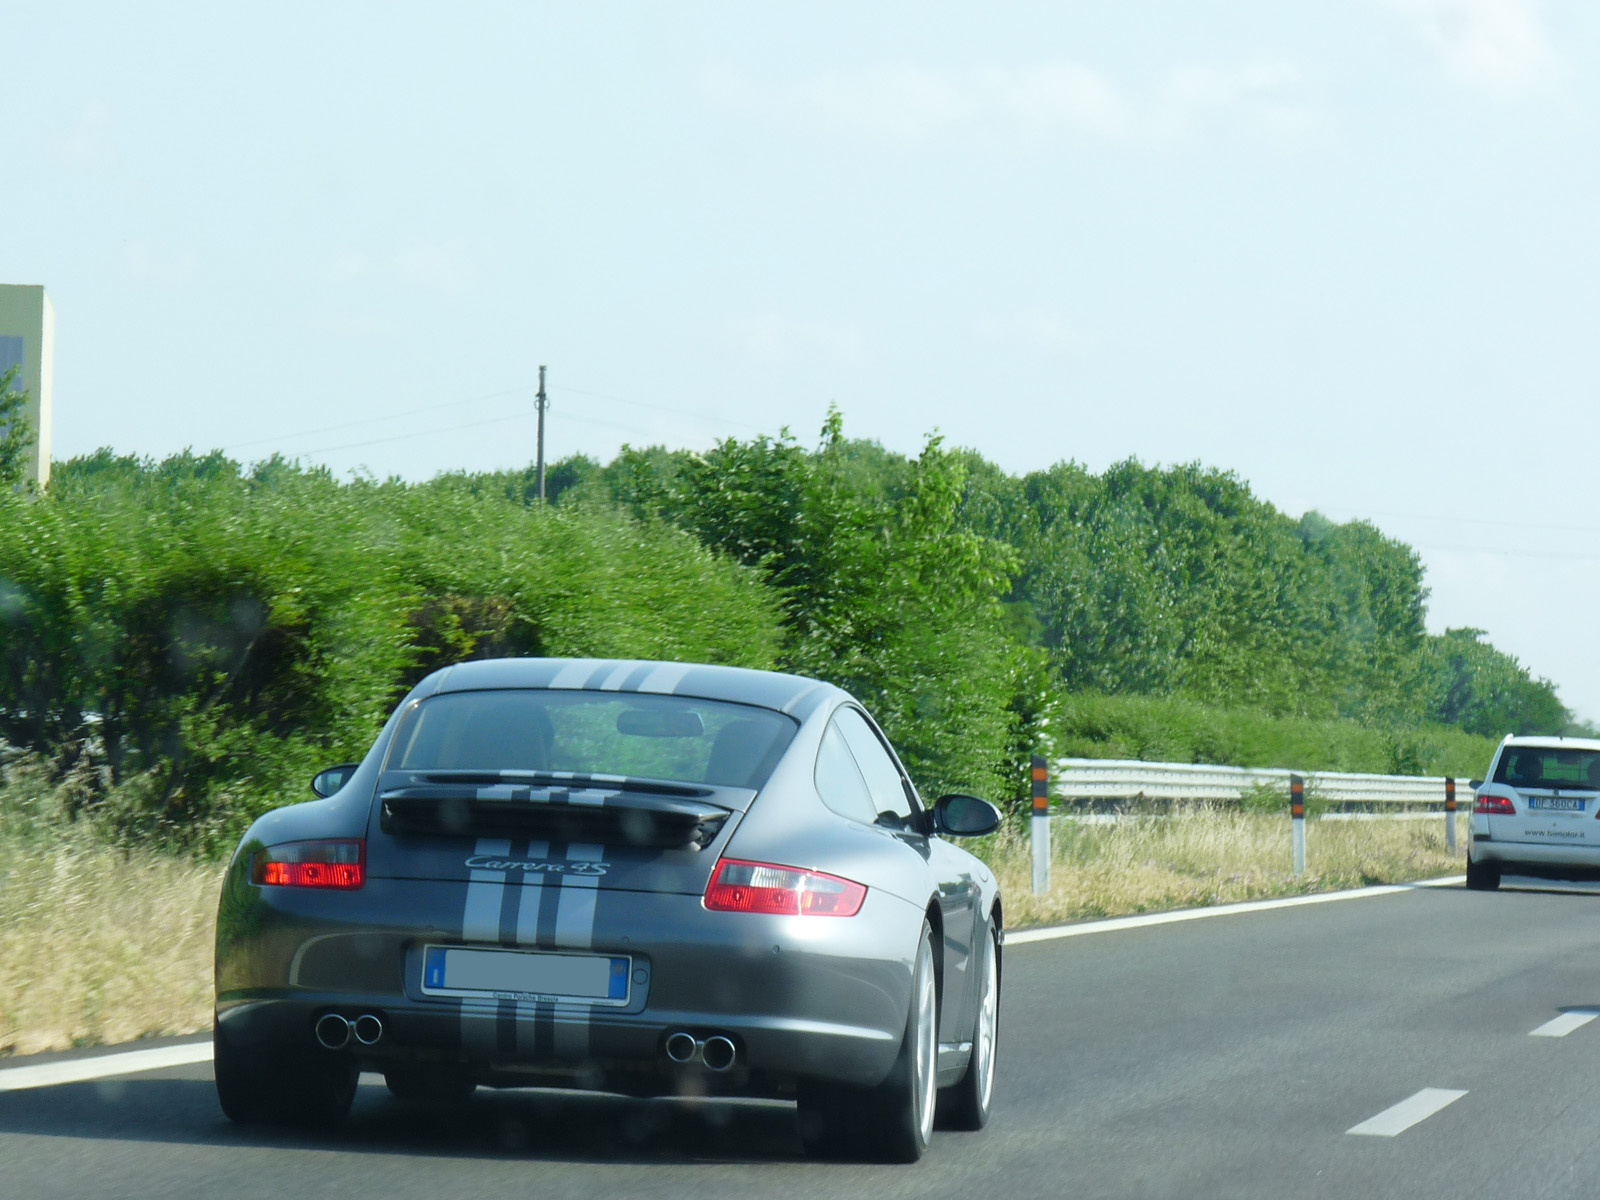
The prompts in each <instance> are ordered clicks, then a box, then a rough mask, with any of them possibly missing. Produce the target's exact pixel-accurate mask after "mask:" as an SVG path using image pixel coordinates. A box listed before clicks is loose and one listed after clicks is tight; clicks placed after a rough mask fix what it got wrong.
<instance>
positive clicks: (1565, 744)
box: [1503, 735, 1600, 750]
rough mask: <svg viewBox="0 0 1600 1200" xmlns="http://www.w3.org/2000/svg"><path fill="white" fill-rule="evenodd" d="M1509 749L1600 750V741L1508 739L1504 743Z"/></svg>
mask: <svg viewBox="0 0 1600 1200" xmlns="http://www.w3.org/2000/svg"><path fill="white" fill-rule="evenodd" d="M1503 744H1504V745H1506V746H1509V747H1513V748H1515V747H1518V746H1532V747H1536V748H1537V747H1543V748H1545V749H1549V750H1600V739H1596V738H1577V737H1534V736H1531V735H1530V736H1524V737H1508V738H1506V740H1505V742H1504V743H1503Z"/></svg>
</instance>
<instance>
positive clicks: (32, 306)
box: [0, 283, 56, 487]
mask: <svg viewBox="0 0 1600 1200" xmlns="http://www.w3.org/2000/svg"><path fill="white" fill-rule="evenodd" d="M18 338H20V339H21V342H22V355H21V357H22V380H21V382H22V386H23V388H24V389H26V390H27V393H28V406H27V414H28V422H29V424H31V425H32V426H33V433H34V463H33V477H34V479H35V480H37V481H38V484H39V486H40V487H44V486H45V484H47V483H49V482H50V418H51V410H50V398H51V394H52V392H53V391H54V388H55V360H56V313H55V308H54V306H52V305H51V303H50V297H49V296H47V295H45V290H44V288H43V287H40V286H36V285H29V284H10V283H0V347H7V346H14V345H15V342H14V341H13V340H12V339H18ZM8 357H9V356H8ZM4 365H6V364H5V362H4V361H3V360H0V366H4Z"/></svg>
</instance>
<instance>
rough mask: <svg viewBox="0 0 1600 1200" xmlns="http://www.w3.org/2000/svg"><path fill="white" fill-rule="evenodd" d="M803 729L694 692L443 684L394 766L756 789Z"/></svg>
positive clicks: (418, 714) (397, 749) (415, 715)
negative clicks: (453, 688)
mask: <svg viewBox="0 0 1600 1200" xmlns="http://www.w3.org/2000/svg"><path fill="white" fill-rule="evenodd" d="M798 728H799V726H798V725H797V724H796V723H795V721H794V720H793V718H791V717H786V716H784V715H783V714H782V713H778V712H773V711H772V710H771V709H766V708H755V707H752V706H750V705H747V704H724V703H720V702H718V701H715V700H699V699H695V698H694V697H690V696H658V695H651V694H647V693H632V692H583V691H551V690H539V689H533V688H525V689H505V690H498V691H482V692H445V693H443V694H442V695H438V696H433V697H430V698H429V699H427V700H424V701H422V703H420V704H418V705H416V706H415V707H414V708H412V709H411V711H410V712H408V713H406V714H405V716H404V717H403V718H401V722H400V727H399V728H398V729H397V730H395V736H394V742H393V744H392V746H391V747H390V750H389V761H388V768H389V769H390V770H402V771H443V770H456V771H559V772H563V773H567V772H570V773H574V774H579V775H623V776H628V777H630V778H636V779H662V780H671V781H673V782H678V783H707V784H713V785H716V786H722V787H746V788H759V787H760V786H761V785H762V784H764V783H765V782H766V781H767V776H769V775H770V774H772V769H773V767H775V766H776V765H777V763H778V759H780V758H781V757H783V752H784V751H785V750H786V749H788V747H789V743H790V742H791V741H792V740H794V735H795V731H796V730H797V729H798Z"/></svg>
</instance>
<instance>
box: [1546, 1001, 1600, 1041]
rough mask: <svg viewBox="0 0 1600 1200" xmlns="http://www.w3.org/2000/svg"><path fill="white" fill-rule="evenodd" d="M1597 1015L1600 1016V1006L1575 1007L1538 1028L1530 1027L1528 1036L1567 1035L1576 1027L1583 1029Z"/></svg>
mask: <svg viewBox="0 0 1600 1200" xmlns="http://www.w3.org/2000/svg"><path fill="white" fill-rule="evenodd" d="M1596 1017H1600V1008H1575V1009H1573V1010H1572V1011H1571V1012H1564V1013H1562V1014H1561V1015H1560V1016H1559V1017H1556V1018H1555V1019H1554V1020H1552V1021H1546V1022H1545V1023H1544V1024H1543V1025H1541V1026H1539V1028H1537V1029H1530V1030H1529V1031H1528V1036H1529V1037H1566V1036H1567V1034H1569V1033H1571V1032H1572V1031H1573V1030H1574V1029H1582V1028H1583V1027H1584V1026H1585V1025H1587V1024H1588V1023H1589V1022H1590V1021H1592V1020H1594V1019H1595V1018H1596Z"/></svg>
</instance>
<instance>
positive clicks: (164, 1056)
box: [0, 1042, 211, 1092]
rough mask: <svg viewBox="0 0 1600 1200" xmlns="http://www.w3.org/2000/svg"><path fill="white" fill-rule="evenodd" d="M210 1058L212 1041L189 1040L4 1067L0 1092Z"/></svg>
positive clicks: (106, 1076) (154, 1069) (75, 1081)
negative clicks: (111, 1052) (86, 1056)
mask: <svg viewBox="0 0 1600 1200" xmlns="http://www.w3.org/2000/svg"><path fill="white" fill-rule="evenodd" d="M210 1061H211V1043H210V1042H186V1043H184V1044H183V1045H181V1046H156V1047H153V1048H152V1049H149V1050H124V1051H122V1052H121V1053H118V1054H98V1055H96V1056H95V1057H93V1058H69V1059H67V1060H65V1061H64V1062H52V1063H39V1064H38V1065H37V1066H32V1067H4V1068H0V1092H17V1091H22V1090H23V1089H25V1088H42V1087H55V1086H56V1085H57V1084H62V1083H86V1082H88V1081H89V1080H91V1079H109V1078H110V1077H111V1076H113V1075H132V1074H135V1073H136V1072H139V1071H160V1070H163V1069H165V1068H166V1067H187V1066H192V1065H193V1064H195V1063H203V1062H210Z"/></svg>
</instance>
